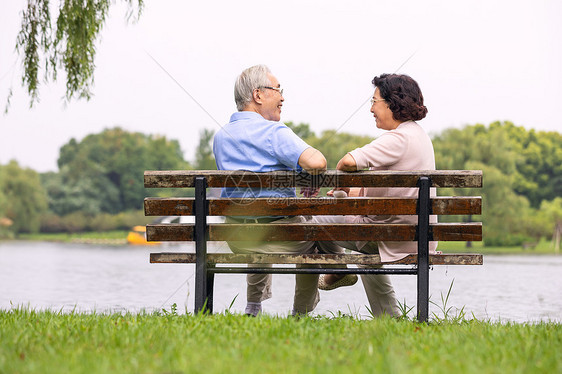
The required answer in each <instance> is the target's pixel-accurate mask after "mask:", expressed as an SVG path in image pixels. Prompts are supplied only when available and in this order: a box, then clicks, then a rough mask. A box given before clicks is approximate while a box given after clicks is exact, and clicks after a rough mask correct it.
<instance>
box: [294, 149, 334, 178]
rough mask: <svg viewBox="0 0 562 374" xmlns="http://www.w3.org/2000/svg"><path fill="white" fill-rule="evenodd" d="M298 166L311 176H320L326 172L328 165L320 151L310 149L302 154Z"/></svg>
mask: <svg viewBox="0 0 562 374" xmlns="http://www.w3.org/2000/svg"><path fill="white" fill-rule="evenodd" d="M298 164H299V165H300V166H301V167H302V168H303V169H304V170H306V171H307V172H308V173H310V174H320V173H323V172H325V171H326V167H327V164H328V163H327V162H326V158H325V157H324V155H323V154H322V153H321V152H320V151H319V150H317V149H315V148H312V147H309V148H307V149H305V150H304V152H303V153H301V155H300V157H299V161H298Z"/></svg>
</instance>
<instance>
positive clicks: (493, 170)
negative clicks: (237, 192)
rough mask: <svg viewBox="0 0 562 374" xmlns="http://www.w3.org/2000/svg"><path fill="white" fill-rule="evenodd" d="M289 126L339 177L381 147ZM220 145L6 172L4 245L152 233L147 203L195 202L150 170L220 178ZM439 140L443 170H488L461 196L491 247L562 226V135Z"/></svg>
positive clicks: (79, 149) (109, 143) (62, 156)
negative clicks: (338, 168)
mask: <svg viewBox="0 0 562 374" xmlns="http://www.w3.org/2000/svg"><path fill="white" fill-rule="evenodd" d="M287 125H288V126H289V127H291V128H292V129H293V131H294V132H295V133H296V134H297V135H299V136H300V137H301V138H303V139H304V140H305V141H306V142H307V143H308V144H310V145H311V146H313V147H315V148H317V149H319V150H320V151H322V153H324V155H325V156H326V158H327V160H328V165H329V167H332V168H333V167H335V165H336V163H337V161H338V160H339V159H340V158H341V157H343V156H344V155H345V154H346V152H348V151H350V150H352V149H355V148H357V147H361V146H363V145H365V144H367V143H369V142H371V141H372V140H373V139H374V138H373V137H369V136H363V135H355V134H349V133H342V132H337V131H335V130H326V131H322V132H321V133H319V134H316V133H315V132H314V131H312V130H311V128H310V126H309V125H308V124H306V123H299V124H294V123H292V122H288V123H287ZM213 135H214V132H213V131H211V130H207V129H205V130H203V131H201V133H200V134H199V144H198V146H197V148H196V150H195V155H194V157H193V161H191V162H189V161H186V160H185V159H184V157H183V153H182V150H181V148H180V145H179V142H178V141H177V140H173V139H167V138H166V137H164V136H159V135H146V134H142V133H138V132H128V131H125V130H123V129H121V128H118V127H116V128H111V129H106V130H104V131H102V132H101V133H98V134H91V135H88V136H86V137H85V138H84V139H82V140H80V141H78V140H76V139H71V140H70V141H69V142H68V143H67V144H65V145H63V146H62V147H61V149H60V153H59V158H58V168H59V171H58V172H48V173H43V174H39V173H37V172H35V171H34V170H31V169H28V168H22V167H20V166H19V164H18V163H17V162H16V161H11V162H9V163H8V164H7V165H0V237H1V236H14V235H16V236H17V235H18V234H20V233H29V232H38V231H42V232H75V231H88V230H91V231H105V230H112V229H127V228H129V227H131V226H134V225H136V224H139V223H141V224H142V223H146V222H147V218H145V217H144V215H143V213H142V202H143V199H144V197H145V196H165V195H172V194H173V195H176V196H178V195H184V196H187V195H189V194H190V193H192V192H191V191H186V190H184V191H181V190H180V191H170V190H168V191H165V190H147V189H145V188H144V186H143V172H144V170H173V169H200V170H203V169H214V168H215V167H216V166H215V161H214V158H213V153H212V138H213ZM432 138H433V144H434V148H435V156H436V157H435V158H436V163H437V165H436V166H437V169H480V170H483V172H484V187H483V189H482V190H474V191H471V190H470V189H468V190H460V191H455V194H459V193H460V194H465V195H472V194H474V195H482V196H483V215H482V217H481V218H482V221H483V222H484V230H485V231H484V242H485V244H486V245H519V244H521V243H524V242H535V241H537V240H538V239H539V238H541V237H548V236H549V235H552V233H553V229H554V227H555V225H557V224H558V226H560V225H562V134H560V133H558V132H543V131H535V130H527V129H525V128H523V127H520V126H515V125H514V124H513V123H511V122H494V123H492V124H490V125H488V126H485V125H482V124H476V125H469V126H465V127H463V128H460V129H456V128H450V129H446V130H444V131H442V132H441V133H439V134H437V135H435V136H433V137H432ZM441 193H442V194H445V195H446V194H448V193H450V191H449V192H448V191H446V190H445V191H441ZM464 218H465V219H466V218H467V217H464ZM475 218H476V217H475ZM479 218H480V217H479ZM440 219H441V220H442V221H446V220H447V219H450V220H455V219H457V220H458V219H459V217H441V218H440ZM468 219H470V217H468Z"/></svg>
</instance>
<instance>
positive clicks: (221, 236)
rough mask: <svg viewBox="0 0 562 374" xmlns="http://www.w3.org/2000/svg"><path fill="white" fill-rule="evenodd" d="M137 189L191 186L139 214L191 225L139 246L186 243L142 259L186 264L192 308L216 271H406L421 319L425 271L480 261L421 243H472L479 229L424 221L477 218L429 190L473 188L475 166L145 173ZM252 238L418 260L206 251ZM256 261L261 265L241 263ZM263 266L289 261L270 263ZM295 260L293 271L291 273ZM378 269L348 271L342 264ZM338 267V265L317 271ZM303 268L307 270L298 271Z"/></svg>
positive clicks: (474, 207) (473, 200)
mask: <svg viewBox="0 0 562 374" xmlns="http://www.w3.org/2000/svg"><path fill="white" fill-rule="evenodd" d="M144 183H145V187H146V188H195V196H194V197H191V198H187V197H177V198H154V197H147V198H145V201H144V209H145V215H147V216H163V215H178V216H182V215H192V216H194V223H192V224H152V225H147V230H146V233H147V240H148V241H175V242H177V241H179V242H183V241H194V242H195V253H178V252H168V253H151V254H150V262H151V263H195V264H196V265H195V312H196V313H197V312H209V313H212V311H213V283H214V275H215V274H218V273H279V274H297V273H309V274H310V273H316V274H319V273H338V274H347V273H355V274H413V275H416V276H417V318H418V320H419V321H427V319H428V313H429V270H430V266H433V265H481V264H482V255H481V254H432V255H430V254H429V249H428V248H429V242H430V241H433V240H435V241H480V240H482V223H481V222H469V223H430V222H429V221H430V219H429V217H430V215H432V214H433V215H479V214H481V207H482V201H481V198H480V197H479V196H476V197H474V196H473V197H466V196H438V197H431V196H430V188H440V187H446V188H479V187H482V172H481V171H479V170H469V171H466V170H464V171H463V170H437V171H361V172H355V173H347V172H341V171H335V170H328V171H327V172H326V173H324V174H321V175H310V174H307V173H295V172H288V171H275V172H268V173H254V172H248V171H216V170H214V171H204V170H189V171H146V172H145V174H144ZM336 186H338V187H414V188H418V191H419V192H418V198H396V197H376V198H375V197H358V198H351V197H348V198H344V199H336V198H327V197H316V198H298V197H297V198H286V199H279V200H275V199H268V198H258V199H252V198H245V199H244V198H239V199H235V198H212V197H211V198H208V197H207V188H208V187H215V188H216V187H221V188H222V187H238V188H248V187H251V188H279V187H313V188H314V187H336ZM358 214H362V215H375V214H377V215H378V214H381V215H417V216H418V224H417V225H409V224H386V223H385V224H302V223H300V224H289V223H287V224H268V223H259V222H256V223H222V224H218V223H215V224H212V223H208V222H207V218H208V216H294V215H358ZM252 238H260V239H259V240H261V241H278V240H299V241H300V240H306V241H320V240H354V241H357V240H361V241H363V240H366V241H368V240H376V241H385V240H386V241H417V243H418V255H408V256H406V257H405V258H403V259H401V260H399V261H394V262H391V263H388V262H387V263H383V262H381V259H380V256H379V255H366V254H343V255H329V254H306V255H287V254H267V255H266V254H232V253H216V254H215V253H207V241H236V240H242V241H247V240H252ZM248 264H252V266H259V265H260V264H261V265H266V266H264V267H247V265H248ZM271 264H282V265H290V266H286V267H270V266H271ZM295 264H298V265H299V267H293V265H295ZM359 264H361V265H385V266H384V267H381V266H378V267H373V268H363V267H362V268H348V267H347V265H359ZM319 265H331V266H334V265H338V266H340V267H339V268H332V267H330V268H319V267H318V266H319ZM307 266H308V267H307Z"/></svg>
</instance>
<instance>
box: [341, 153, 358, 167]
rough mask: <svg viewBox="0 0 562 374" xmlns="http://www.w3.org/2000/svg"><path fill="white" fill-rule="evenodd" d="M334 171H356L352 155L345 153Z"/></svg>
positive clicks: (355, 163)
mask: <svg viewBox="0 0 562 374" xmlns="http://www.w3.org/2000/svg"><path fill="white" fill-rule="evenodd" d="M336 169H338V170H343V171H357V162H355V159H354V158H353V156H352V155H350V154H349V153H347V154H346V155H345V156H343V157H342V159H341V160H339V161H338V165H337V166H336Z"/></svg>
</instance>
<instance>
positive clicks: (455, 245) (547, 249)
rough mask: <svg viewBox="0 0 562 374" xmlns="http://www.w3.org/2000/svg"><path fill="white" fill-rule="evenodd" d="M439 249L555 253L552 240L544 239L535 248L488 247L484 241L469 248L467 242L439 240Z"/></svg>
mask: <svg viewBox="0 0 562 374" xmlns="http://www.w3.org/2000/svg"><path fill="white" fill-rule="evenodd" d="M438 250H440V251H443V252H445V253H471V252H474V253H485V254H486V253H487V254H531V255H533V254H535V255H536V254H555V251H554V247H551V242H550V240H545V239H542V240H541V241H539V242H538V243H537V245H536V246H535V247H534V248H527V249H524V248H523V247H522V246H514V247H486V246H484V244H483V243H482V242H472V247H470V248H467V247H466V242H439V248H438Z"/></svg>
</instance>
